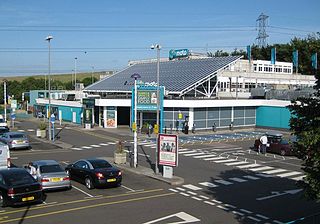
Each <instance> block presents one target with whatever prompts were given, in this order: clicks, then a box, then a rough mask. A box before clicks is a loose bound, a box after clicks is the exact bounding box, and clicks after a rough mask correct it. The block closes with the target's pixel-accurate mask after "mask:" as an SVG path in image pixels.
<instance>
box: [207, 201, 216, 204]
mask: <svg viewBox="0 0 320 224" xmlns="http://www.w3.org/2000/svg"><path fill="white" fill-rule="evenodd" d="M204 203H206V204H209V205H215V203H213V202H210V201H204Z"/></svg>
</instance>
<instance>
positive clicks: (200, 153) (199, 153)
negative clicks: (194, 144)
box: [184, 152, 205, 156]
mask: <svg viewBox="0 0 320 224" xmlns="http://www.w3.org/2000/svg"><path fill="white" fill-rule="evenodd" d="M203 154H205V153H204V152H196V153H191V154H184V156H198V155H203Z"/></svg>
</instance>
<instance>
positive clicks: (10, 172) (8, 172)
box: [0, 168, 28, 175]
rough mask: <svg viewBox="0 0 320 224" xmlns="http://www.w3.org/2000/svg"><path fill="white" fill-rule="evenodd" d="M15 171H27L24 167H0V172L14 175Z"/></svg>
mask: <svg viewBox="0 0 320 224" xmlns="http://www.w3.org/2000/svg"><path fill="white" fill-rule="evenodd" d="M16 173H28V171H27V170H26V169H23V168H4V169H0V174H4V175H14V174H16Z"/></svg>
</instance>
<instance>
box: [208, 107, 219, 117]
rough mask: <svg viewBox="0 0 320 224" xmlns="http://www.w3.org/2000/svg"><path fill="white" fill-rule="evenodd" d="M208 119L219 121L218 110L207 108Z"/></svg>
mask: <svg viewBox="0 0 320 224" xmlns="http://www.w3.org/2000/svg"><path fill="white" fill-rule="evenodd" d="M208 119H219V108H208Z"/></svg>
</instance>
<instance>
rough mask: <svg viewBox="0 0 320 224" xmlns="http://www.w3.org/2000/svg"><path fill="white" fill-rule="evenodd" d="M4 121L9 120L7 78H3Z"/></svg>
mask: <svg viewBox="0 0 320 224" xmlns="http://www.w3.org/2000/svg"><path fill="white" fill-rule="evenodd" d="M3 100H4V121H5V122H7V80H3Z"/></svg>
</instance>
